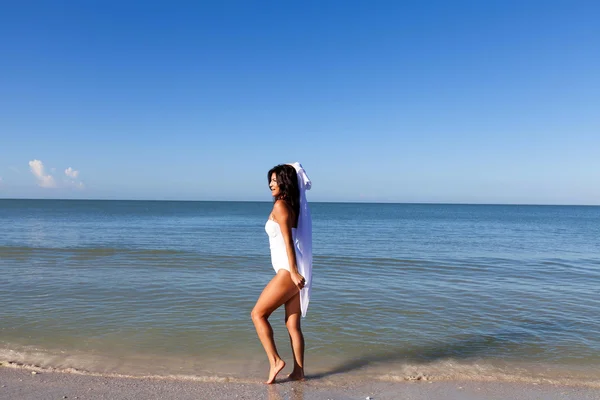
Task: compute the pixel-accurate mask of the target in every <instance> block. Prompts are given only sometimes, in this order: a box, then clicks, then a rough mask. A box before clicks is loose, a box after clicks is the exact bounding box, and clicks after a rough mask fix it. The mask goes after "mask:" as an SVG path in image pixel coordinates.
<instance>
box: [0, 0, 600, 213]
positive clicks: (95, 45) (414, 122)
mask: <svg viewBox="0 0 600 400" xmlns="http://www.w3.org/2000/svg"><path fill="white" fill-rule="evenodd" d="M599 20H600V3H598V2H593V1H587V2H583V1H423V2H405V1H308V2H291V1H272V2H263V1H258V2H251V1H222V2H216V1H215V2H191V1H189V2H166V1H165V2H154V1H144V2H141V1H139V2H134V1H127V2H117V1H86V2H77V1H66V2H55V1H23V2H12V4H7V3H6V2H5V3H4V4H2V5H1V6H0V35H1V37H2V38H3V40H2V41H0V59H1V62H0V88H1V89H0V197H9V198H14V197H27V198H95V199H105V198H107V199H181V200H265V201H266V200H269V196H270V193H269V191H268V189H267V180H266V171H267V170H268V169H269V168H271V167H272V166H273V165H275V164H278V163H283V162H292V161H300V162H301V163H302V164H303V165H304V167H305V168H306V170H307V172H308V174H309V176H310V177H311V179H312V180H313V190H312V191H311V193H310V196H309V199H311V200H315V201H374V202H378V201H382V202H450V203H529V204H531V203H533V204H600V155H599V154H600V74H599V73H598V71H600V46H598V44H599V43H600V24H598V21H599ZM68 168H70V169H69V170H68Z"/></svg>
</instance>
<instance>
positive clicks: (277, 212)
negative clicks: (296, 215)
mask: <svg viewBox="0 0 600 400" xmlns="http://www.w3.org/2000/svg"><path fill="white" fill-rule="evenodd" d="M271 215H273V217H275V219H276V220H282V221H283V220H287V218H288V217H289V216H290V209H289V206H288V205H287V203H286V202H285V201H284V200H276V201H275V204H273V211H271Z"/></svg>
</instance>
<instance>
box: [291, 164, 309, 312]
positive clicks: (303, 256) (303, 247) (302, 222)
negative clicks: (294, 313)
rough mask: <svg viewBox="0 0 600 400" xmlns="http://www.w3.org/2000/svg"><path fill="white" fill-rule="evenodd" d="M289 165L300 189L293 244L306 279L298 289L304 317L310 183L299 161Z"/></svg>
mask: <svg viewBox="0 0 600 400" xmlns="http://www.w3.org/2000/svg"><path fill="white" fill-rule="evenodd" d="M289 165H291V166H292V167H294V168H295V169H296V174H297V175H298V189H299V190H300V215H299V216H298V228H297V229H296V243H295V244H296V264H297V267H298V273H299V274H300V275H302V276H303V277H304V279H306V285H304V288H303V289H302V290H301V291H300V310H301V311H302V316H303V317H305V316H306V310H307V309H308V302H309V301H310V292H311V289H312V219H311V217H310V209H309V208H308V202H307V201H306V191H307V190H310V188H311V186H312V183H311V181H310V179H309V177H308V175H306V171H304V168H302V165H301V164H300V163H298V162H295V163H293V164H289Z"/></svg>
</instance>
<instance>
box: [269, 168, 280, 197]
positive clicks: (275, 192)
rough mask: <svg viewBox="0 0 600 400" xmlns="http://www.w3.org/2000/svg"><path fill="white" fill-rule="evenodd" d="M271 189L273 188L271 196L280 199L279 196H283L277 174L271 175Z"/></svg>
mask: <svg viewBox="0 0 600 400" xmlns="http://www.w3.org/2000/svg"><path fill="white" fill-rule="evenodd" d="M269 188H271V195H272V196H273V197H279V195H280V194H281V190H279V184H278V183H277V175H276V174H275V172H273V173H272V174H271V181H270V182H269Z"/></svg>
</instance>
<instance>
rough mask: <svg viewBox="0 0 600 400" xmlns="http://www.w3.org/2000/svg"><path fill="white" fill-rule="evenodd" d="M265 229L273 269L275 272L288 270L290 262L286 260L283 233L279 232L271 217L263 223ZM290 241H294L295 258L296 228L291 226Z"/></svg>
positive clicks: (277, 225) (296, 249)
mask: <svg viewBox="0 0 600 400" xmlns="http://www.w3.org/2000/svg"><path fill="white" fill-rule="evenodd" d="M265 231H267V235H269V247H270V248H271V263H272V264H273V269H274V270H275V272H276V273H277V272H278V271H279V270H280V269H285V270H286V271H289V270H290V262H289V260H288V256H287V251H286V247H285V242H284V240H283V235H282V234H281V227H280V226H279V224H278V223H277V222H275V221H273V220H272V219H270V218H269V219H268V220H267V223H266V224H265ZM292 241H293V243H294V247H295V248H294V250H295V252H296V259H297V258H298V251H299V250H298V248H297V247H296V245H295V243H296V228H292Z"/></svg>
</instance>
